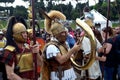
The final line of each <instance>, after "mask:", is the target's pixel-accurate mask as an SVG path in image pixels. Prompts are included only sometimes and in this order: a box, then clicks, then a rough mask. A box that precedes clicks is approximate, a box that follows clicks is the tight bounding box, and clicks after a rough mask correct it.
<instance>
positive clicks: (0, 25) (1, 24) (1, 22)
mask: <svg viewBox="0 0 120 80" xmlns="http://www.w3.org/2000/svg"><path fill="white" fill-rule="evenodd" d="M38 23H39V25H40V28H44V21H43V20H38ZM28 24H29V23H28ZM6 25H7V21H5V20H0V29H3V28H6ZM70 26H71V27H72V29H75V28H76V24H75V21H73V22H72V23H71V24H70ZM112 26H113V27H117V26H120V23H113V25H112Z"/></svg>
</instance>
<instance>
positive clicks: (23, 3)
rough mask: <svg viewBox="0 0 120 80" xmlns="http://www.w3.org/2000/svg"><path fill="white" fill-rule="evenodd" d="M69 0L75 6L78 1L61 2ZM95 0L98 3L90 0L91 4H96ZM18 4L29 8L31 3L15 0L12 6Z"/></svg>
mask: <svg viewBox="0 0 120 80" xmlns="http://www.w3.org/2000/svg"><path fill="white" fill-rule="evenodd" d="M69 1H71V4H72V5H73V6H74V7H75V5H76V3H77V2H76V1H75V0H66V1H65V2H61V3H66V4H67V3H69ZM78 1H79V2H81V3H84V2H85V1H87V0H78ZM95 2H96V3H97V2H98V0H89V4H90V5H94V4H95ZM16 5H23V6H25V7H26V8H27V7H28V6H29V3H25V2H24V1H22V0H15V2H14V3H13V4H12V5H11V6H13V7H15V6H16Z"/></svg>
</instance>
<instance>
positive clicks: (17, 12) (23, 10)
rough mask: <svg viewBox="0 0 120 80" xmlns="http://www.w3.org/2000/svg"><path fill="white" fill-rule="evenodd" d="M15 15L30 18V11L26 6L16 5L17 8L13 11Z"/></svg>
mask: <svg viewBox="0 0 120 80" xmlns="http://www.w3.org/2000/svg"><path fill="white" fill-rule="evenodd" d="M13 15H14V16H22V17H24V18H25V19H27V18H28V12H27V9H26V8H25V7H24V6H16V8H15V9H14V11H13Z"/></svg>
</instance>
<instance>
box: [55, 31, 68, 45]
mask: <svg viewBox="0 0 120 80" xmlns="http://www.w3.org/2000/svg"><path fill="white" fill-rule="evenodd" d="M56 38H57V39H58V41H59V42H60V43H64V42H65V41H66V39H67V32H66V31H64V32H61V33H59V34H57V35H56Z"/></svg>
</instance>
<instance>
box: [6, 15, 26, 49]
mask: <svg viewBox="0 0 120 80" xmlns="http://www.w3.org/2000/svg"><path fill="white" fill-rule="evenodd" d="M18 22H20V23H22V24H24V25H25V27H26V28H27V23H26V22H25V20H24V19H23V18H22V17H21V16H11V17H10V18H9V20H8V23H7V32H6V39H7V43H6V46H7V45H11V46H15V48H16V50H19V49H18V46H17V45H16V43H15V42H14V40H13V30H12V29H13V26H14V24H16V23H18Z"/></svg>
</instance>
